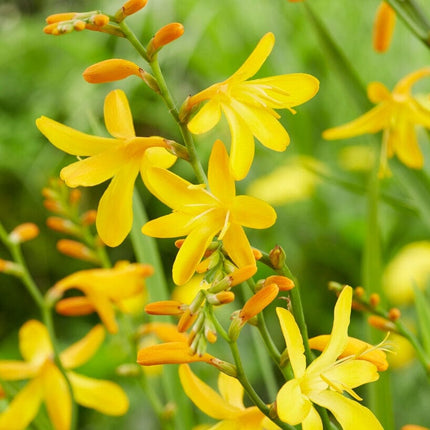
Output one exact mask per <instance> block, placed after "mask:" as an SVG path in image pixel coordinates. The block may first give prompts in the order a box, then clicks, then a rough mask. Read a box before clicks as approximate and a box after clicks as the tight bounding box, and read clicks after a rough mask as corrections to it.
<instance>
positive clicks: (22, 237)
mask: <svg viewBox="0 0 430 430" xmlns="http://www.w3.org/2000/svg"><path fill="white" fill-rule="evenodd" d="M38 235H39V227H38V226H37V225H36V224H34V223H32V222H26V223H24V224H20V225H18V226H17V227H15V228H14V229H13V230H12V231H11V233H10V234H9V240H10V241H11V242H12V243H22V242H27V241H28V240H32V239H34V238H35V237H37V236H38Z"/></svg>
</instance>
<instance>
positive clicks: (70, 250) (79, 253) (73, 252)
mask: <svg viewBox="0 0 430 430" xmlns="http://www.w3.org/2000/svg"><path fill="white" fill-rule="evenodd" d="M57 250H58V251H59V252H61V253H62V254H64V255H67V256H68V257H72V258H77V259H78V260H84V261H89V262H91V263H96V264H99V263H100V261H99V259H98V257H97V256H96V255H95V254H94V252H93V251H91V249H89V248H88V247H86V246H85V245H83V244H82V243H80V242H76V241H75V240H69V239H61V240H59V241H58V242H57Z"/></svg>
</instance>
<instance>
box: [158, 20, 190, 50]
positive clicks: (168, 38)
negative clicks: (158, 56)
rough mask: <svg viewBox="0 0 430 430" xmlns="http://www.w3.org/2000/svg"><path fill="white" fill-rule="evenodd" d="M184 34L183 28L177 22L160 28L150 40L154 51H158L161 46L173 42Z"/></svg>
mask: <svg viewBox="0 0 430 430" xmlns="http://www.w3.org/2000/svg"><path fill="white" fill-rule="evenodd" d="M183 34H184V26H183V25H182V24H180V23H178V22H172V23H170V24H167V25H165V26H164V27H162V28H160V30H158V31H157V32H156V33H155V36H154V38H153V39H152V46H153V47H154V50H156V51H158V50H159V49H160V48H162V47H163V46H165V45H167V44H169V43H171V42H173V41H174V40H176V39H178V38H179V37H181V36H182V35H183Z"/></svg>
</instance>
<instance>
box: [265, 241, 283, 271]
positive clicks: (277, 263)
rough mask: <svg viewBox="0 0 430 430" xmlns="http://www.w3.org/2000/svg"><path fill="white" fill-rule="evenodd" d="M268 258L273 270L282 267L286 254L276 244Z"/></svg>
mask: <svg viewBox="0 0 430 430" xmlns="http://www.w3.org/2000/svg"><path fill="white" fill-rule="evenodd" d="M269 259H270V262H271V264H272V267H273V268H274V269H275V270H279V269H282V267H283V266H284V264H285V260H286V255H285V251H284V250H283V249H282V248H281V247H280V246H279V245H276V246H275V247H274V248H273V249H272V250H271V251H270V253H269Z"/></svg>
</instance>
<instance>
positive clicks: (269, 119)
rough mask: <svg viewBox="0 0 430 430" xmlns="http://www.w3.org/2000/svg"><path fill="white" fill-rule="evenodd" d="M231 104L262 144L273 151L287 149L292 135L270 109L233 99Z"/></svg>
mask: <svg viewBox="0 0 430 430" xmlns="http://www.w3.org/2000/svg"><path fill="white" fill-rule="evenodd" d="M231 105H232V109H234V110H235V111H236V112H237V113H238V114H239V115H240V116H241V117H242V119H243V121H244V122H246V124H247V126H248V127H249V129H250V130H251V133H252V134H253V135H254V136H255V137H256V138H257V139H258V140H259V141H260V142H261V144H262V145H264V146H265V147H267V148H269V149H272V150H273V151H279V152H282V151H285V149H286V147H287V146H288V145H289V143H290V136H289V135H288V133H287V131H286V130H285V128H284V127H283V126H282V124H281V123H280V122H279V121H278V120H277V119H276V118H275V117H274V116H273V115H272V114H271V112H270V111H268V110H267V109H264V108H259V107H254V106H251V105H247V104H244V103H240V102H238V101H235V100H232V103H231Z"/></svg>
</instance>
